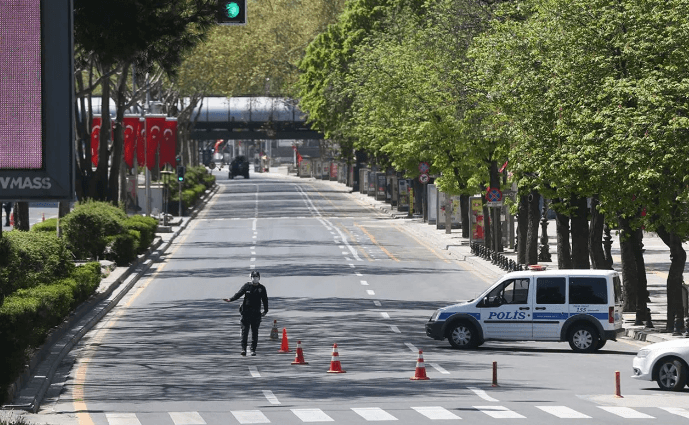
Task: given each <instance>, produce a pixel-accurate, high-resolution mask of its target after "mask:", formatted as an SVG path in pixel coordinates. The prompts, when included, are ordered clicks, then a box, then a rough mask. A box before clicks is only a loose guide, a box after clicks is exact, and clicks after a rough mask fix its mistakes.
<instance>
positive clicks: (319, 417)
mask: <svg viewBox="0 0 689 425" xmlns="http://www.w3.org/2000/svg"><path fill="white" fill-rule="evenodd" d="M292 413H294V414H295V415H297V417H298V418H299V419H301V421H302V422H333V421H334V419H333V418H331V417H330V416H328V415H326V414H325V412H323V411H322V410H321V409H292Z"/></svg>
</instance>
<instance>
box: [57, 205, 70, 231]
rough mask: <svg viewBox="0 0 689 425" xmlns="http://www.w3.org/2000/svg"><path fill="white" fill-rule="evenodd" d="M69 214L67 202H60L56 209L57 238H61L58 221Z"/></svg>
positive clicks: (60, 228)
mask: <svg viewBox="0 0 689 425" xmlns="http://www.w3.org/2000/svg"><path fill="white" fill-rule="evenodd" d="M67 214H69V201H60V203H59V204H58V207H57V237H58V238H61V237H62V227H61V226H60V221H61V220H62V218H63V217H64V216H66V215H67Z"/></svg>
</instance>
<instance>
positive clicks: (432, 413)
mask: <svg viewBox="0 0 689 425" xmlns="http://www.w3.org/2000/svg"><path fill="white" fill-rule="evenodd" d="M412 409H414V410H416V411H417V412H419V413H421V414H422V415H424V416H425V417H427V418H428V419H433V420H439V419H462V418H460V417H459V416H457V415H455V414H454V413H452V412H450V411H449V410H447V409H445V408H444V407H440V406H428V407H412Z"/></svg>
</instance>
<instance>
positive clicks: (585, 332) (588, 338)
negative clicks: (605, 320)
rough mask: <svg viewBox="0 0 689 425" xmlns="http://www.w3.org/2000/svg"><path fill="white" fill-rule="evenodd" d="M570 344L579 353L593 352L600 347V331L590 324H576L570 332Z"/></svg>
mask: <svg viewBox="0 0 689 425" xmlns="http://www.w3.org/2000/svg"><path fill="white" fill-rule="evenodd" d="M569 346H570V347H572V350H574V351H576V352H578V353H591V352H593V351H595V350H596V349H597V348H600V342H599V340H598V332H596V331H595V330H594V329H593V328H592V327H591V326H588V325H574V327H573V328H572V330H571V331H570V332H569Z"/></svg>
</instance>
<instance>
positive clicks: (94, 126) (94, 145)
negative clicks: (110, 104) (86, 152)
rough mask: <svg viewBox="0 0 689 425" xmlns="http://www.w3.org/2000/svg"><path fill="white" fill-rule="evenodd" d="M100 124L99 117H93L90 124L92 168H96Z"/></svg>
mask: <svg viewBox="0 0 689 425" xmlns="http://www.w3.org/2000/svg"><path fill="white" fill-rule="evenodd" d="M100 124H101V117H93V122H92V123H91V162H92V163H93V166H94V167H97V166H98V145H100Z"/></svg>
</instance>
